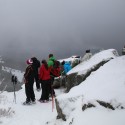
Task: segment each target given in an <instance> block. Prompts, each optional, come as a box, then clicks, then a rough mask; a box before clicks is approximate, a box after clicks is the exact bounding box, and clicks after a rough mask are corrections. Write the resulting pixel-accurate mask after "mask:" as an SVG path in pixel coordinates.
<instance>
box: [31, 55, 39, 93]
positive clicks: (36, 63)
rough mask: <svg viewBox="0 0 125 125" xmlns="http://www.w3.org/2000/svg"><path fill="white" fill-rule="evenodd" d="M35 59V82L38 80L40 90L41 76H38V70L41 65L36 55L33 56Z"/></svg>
mask: <svg viewBox="0 0 125 125" xmlns="http://www.w3.org/2000/svg"><path fill="white" fill-rule="evenodd" d="M31 59H32V60H33V64H32V65H33V69H34V75H35V82H36V89H37V91H40V89H41V87H40V82H39V76H38V70H39V67H40V61H39V60H38V59H37V58H36V57H32V58H31Z"/></svg>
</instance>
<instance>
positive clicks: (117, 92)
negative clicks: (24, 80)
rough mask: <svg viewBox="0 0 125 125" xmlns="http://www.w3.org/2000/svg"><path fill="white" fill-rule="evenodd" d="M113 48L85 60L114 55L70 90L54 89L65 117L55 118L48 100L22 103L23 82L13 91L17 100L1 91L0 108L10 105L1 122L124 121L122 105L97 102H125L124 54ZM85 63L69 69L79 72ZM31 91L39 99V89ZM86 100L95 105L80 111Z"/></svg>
mask: <svg viewBox="0 0 125 125" xmlns="http://www.w3.org/2000/svg"><path fill="white" fill-rule="evenodd" d="M112 52H114V49H110V50H107V51H103V52H101V53H98V55H97V54H96V55H95V56H93V58H91V60H89V61H88V63H89V65H90V64H92V63H93V64H95V63H97V61H99V60H103V59H108V58H110V57H113V58H114V59H112V60H110V61H109V62H108V63H106V64H105V65H103V66H102V67H100V68H99V69H98V70H97V71H95V72H93V73H91V75H90V76H89V77H88V78H87V79H86V80H85V81H84V82H82V83H81V84H80V85H78V86H76V87H74V88H72V89H71V90H70V92H69V93H64V92H63V89H56V90H55V91H56V95H57V97H56V98H57V100H58V101H59V103H60V106H61V108H62V109H63V112H64V113H65V114H66V118H67V120H66V121H63V120H62V119H58V120H57V119H56V116H57V111H56V107H54V110H53V112H52V102H51V101H50V102H49V103H40V102H38V101H37V103H36V104H34V105H30V106H23V105H22V102H24V101H25V98H26V96H25V89H24V85H23V87H22V89H21V90H19V91H18V92H16V104H15V102H14V101H13V100H14V93H13V92H9V93H8V92H4V93H2V94H0V100H1V102H0V109H1V108H5V109H7V108H9V107H11V109H12V111H13V112H12V115H11V116H10V117H1V118H0V123H1V125H8V124H9V125H125V118H124V116H125V109H120V108H117V109H116V110H111V109H106V108H104V107H102V106H100V105H99V104H97V102H96V100H102V101H107V102H110V103H111V104H112V105H113V106H116V107H117V106H118V105H122V106H125V68H124V66H125V56H120V57H118V55H117V54H114V53H112ZM84 65H87V62H86V63H81V64H79V65H78V66H77V68H76V67H75V69H72V70H74V71H73V72H79V71H80V72H81V71H82V70H81V67H84ZM91 66H93V65H90V67H91ZM16 73H17V74H18V72H16ZM17 74H16V75H17ZM18 75H19V74H18ZM34 92H35V96H36V99H39V98H40V96H41V92H37V91H36V89H35V87H34ZM88 102H91V103H93V104H94V105H95V106H96V107H94V108H89V109H86V110H85V111H82V106H83V104H86V103H88Z"/></svg>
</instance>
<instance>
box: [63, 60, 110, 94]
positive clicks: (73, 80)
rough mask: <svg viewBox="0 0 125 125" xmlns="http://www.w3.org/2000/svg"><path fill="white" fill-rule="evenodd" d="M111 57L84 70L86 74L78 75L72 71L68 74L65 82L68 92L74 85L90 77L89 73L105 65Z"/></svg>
mask: <svg viewBox="0 0 125 125" xmlns="http://www.w3.org/2000/svg"><path fill="white" fill-rule="evenodd" d="M111 59H112V58H110V59H108V60H103V61H101V62H100V63H98V64H96V65H95V66H93V67H92V68H90V69H88V70H86V71H85V72H84V74H81V75H78V73H72V74H70V75H68V76H67V80H66V83H65V85H66V92H69V91H70V89H71V88H72V87H74V86H76V85H79V84H80V83H81V82H83V81H84V80H86V78H87V77H89V75H90V74H91V73H92V72H93V71H96V70H98V69H99V68H100V67H101V66H103V65H104V64H105V63H107V62H108V61H109V60H111Z"/></svg>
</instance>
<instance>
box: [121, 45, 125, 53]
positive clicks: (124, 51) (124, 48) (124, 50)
mask: <svg viewBox="0 0 125 125" xmlns="http://www.w3.org/2000/svg"><path fill="white" fill-rule="evenodd" d="M122 55H125V46H124V47H123V48H122Z"/></svg>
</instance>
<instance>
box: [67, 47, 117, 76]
mask: <svg viewBox="0 0 125 125" xmlns="http://www.w3.org/2000/svg"><path fill="white" fill-rule="evenodd" d="M117 56H118V53H117V51H116V50H115V49H109V50H104V51H101V52H99V53H97V54H95V55H93V56H92V57H91V58H90V59H89V60H88V61H85V62H82V63H80V64H79V65H77V66H76V67H74V68H73V69H72V70H70V71H69V72H68V73H67V74H68V75H69V74H72V73H76V72H78V73H79V75H80V74H83V73H84V72H86V70H88V69H90V68H91V67H93V66H95V65H96V64H98V63H99V62H101V61H104V60H105V61H106V60H108V59H111V58H116V57H117Z"/></svg>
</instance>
